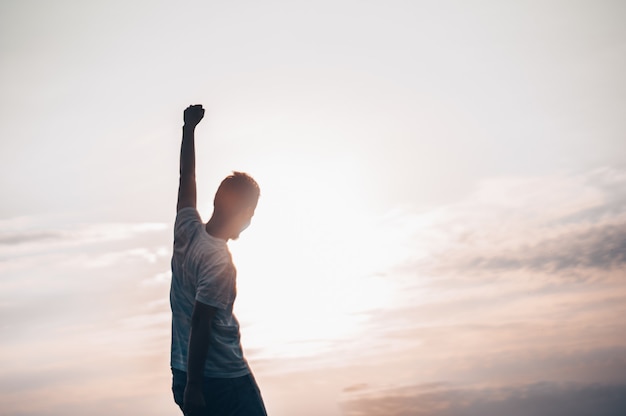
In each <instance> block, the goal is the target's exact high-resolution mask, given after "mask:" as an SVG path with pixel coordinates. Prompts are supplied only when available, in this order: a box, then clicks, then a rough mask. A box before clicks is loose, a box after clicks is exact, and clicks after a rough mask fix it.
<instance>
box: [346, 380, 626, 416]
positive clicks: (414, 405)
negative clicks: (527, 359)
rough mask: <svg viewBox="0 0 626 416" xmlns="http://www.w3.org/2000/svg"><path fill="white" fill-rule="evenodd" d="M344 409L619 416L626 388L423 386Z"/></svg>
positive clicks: (351, 415) (379, 415) (387, 413)
mask: <svg viewBox="0 0 626 416" xmlns="http://www.w3.org/2000/svg"><path fill="white" fill-rule="evenodd" d="M342 408H343V414H344V416H502V415H507V416H535V415H553V416H578V415H580V416H587V415H598V416H619V415H622V414H623V411H624V409H625V408H626V384H615V385H610V384H609V385H607V384H561V383H548V382H541V383H533V384H525V385H513V386H504V387H498V388H477V387H473V388H472V387H455V386H453V385H449V384H425V385H414V386H409V387H403V388H397V389H393V390H388V391H383V392H379V393H376V394H373V393H369V395H368V394H362V395H360V396H359V397H357V398H354V399H352V400H349V401H347V402H345V403H343V406H342Z"/></svg>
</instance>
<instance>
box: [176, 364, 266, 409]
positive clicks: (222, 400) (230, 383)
mask: <svg viewBox="0 0 626 416" xmlns="http://www.w3.org/2000/svg"><path fill="white" fill-rule="evenodd" d="M186 384H187V373H186V372H184V371H181V370H177V369H175V368H172V392H173V393H174V401H175V402H176V404H177V405H178V406H179V407H180V408H181V410H182V408H183V396H184V394H185V385H186ZM202 390H203V392H204V401H205V402H206V405H207V411H206V416H267V412H266V411H265V405H264V404H263V399H262V398H261V392H260V391H259V387H258V386H257V384H256V381H255V379H254V376H253V375H252V374H248V375H245V376H242V377H236V378H212V377H205V378H204V382H203V384H202Z"/></svg>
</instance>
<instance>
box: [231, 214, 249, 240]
mask: <svg viewBox="0 0 626 416" xmlns="http://www.w3.org/2000/svg"><path fill="white" fill-rule="evenodd" d="M253 216H254V208H252V207H250V208H246V209H245V210H244V211H242V213H241V214H240V215H238V216H237V221H236V224H235V225H236V227H234V228H235V230H236V231H235V235H233V237H231V238H232V239H233V240H236V239H238V238H239V235H240V234H241V233H242V232H243V230H245V229H246V228H248V226H249V225H250V223H251V222H252V217H253Z"/></svg>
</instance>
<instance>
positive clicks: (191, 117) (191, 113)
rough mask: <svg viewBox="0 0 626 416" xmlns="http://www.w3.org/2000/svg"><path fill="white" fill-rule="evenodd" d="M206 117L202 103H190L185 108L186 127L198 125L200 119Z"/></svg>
mask: <svg viewBox="0 0 626 416" xmlns="http://www.w3.org/2000/svg"><path fill="white" fill-rule="evenodd" d="M202 117H204V108H202V104H196V105H190V106H189V107H187V108H186V109H185V113H184V117H183V118H184V120H185V126H186V127H196V126H197V125H198V123H199V122H200V120H202Z"/></svg>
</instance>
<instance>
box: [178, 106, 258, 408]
mask: <svg viewBox="0 0 626 416" xmlns="http://www.w3.org/2000/svg"><path fill="white" fill-rule="evenodd" d="M203 117H204V109H203V108H202V106H201V105H192V106H189V107H188V108H187V109H186V110H185V112H184V122H185V124H184V126H183V140H182V145H181V151H180V183H179V188H178V205H177V214H176V223H175V225H174V254H173V256H172V285H171V289H170V305H171V308H172V352H171V367H172V374H173V383H172V390H173V393H174V401H175V402H176V403H177V404H178V405H179V406H180V408H181V409H182V410H183V413H184V414H185V415H187V416H197V415H205V416H206V415H216V416H217V415H219V416H222V415H224V416H226V415H229V416H230V415H232V416H235V415H241V416H257V415H266V411H265V407H264V405H263V399H262V398H261V394H260V392H259V388H258V386H257V384H256V381H255V380H254V377H253V375H252V373H251V371H250V368H249V367H248V363H247V362H246V359H245V358H244V356H243V351H242V348H241V343H240V338H239V323H238V322H237V318H236V317H235V316H234V315H233V302H234V301H235V295H236V284H235V279H236V270H235V266H234V265H233V261H232V258H231V256H230V252H229V250H228V246H227V244H226V243H227V242H228V240H229V239H236V238H238V237H239V233H240V232H241V231H243V230H244V229H245V228H246V227H247V226H248V225H249V224H250V221H251V219H252V216H253V215H254V210H255V208H256V205H257V201H258V199H259V186H258V185H257V183H256V182H255V181H254V179H252V178H251V177H250V176H248V175H247V174H245V173H241V172H234V173H233V174H232V175H230V176H228V177H227V178H226V179H224V180H223V181H222V183H221V184H220V186H219V188H218V190H217V193H216V194H215V199H214V201H213V207H214V210H213V215H212V216H211V219H210V220H209V221H208V222H207V223H206V224H203V223H202V221H201V219H200V215H199V214H198V211H197V209H196V177H195V145H194V132H195V128H196V126H197V125H198V123H199V122H200V120H202V118H203Z"/></svg>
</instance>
